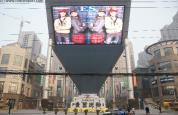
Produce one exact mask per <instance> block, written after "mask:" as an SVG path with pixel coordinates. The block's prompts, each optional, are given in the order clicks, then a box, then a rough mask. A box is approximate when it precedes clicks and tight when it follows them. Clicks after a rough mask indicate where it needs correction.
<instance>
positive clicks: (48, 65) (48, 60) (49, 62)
mask: <svg viewBox="0 0 178 115" xmlns="http://www.w3.org/2000/svg"><path fill="white" fill-rule="evenodd" d="M51 52H52V39H49V43H48V58H47V67H46V72H50V66H51ZM48 80H49V75H46V77H45V83H44V95H43V98H44V99H47V98H48V91H47V90H48V87H49V83H48Z"/></svg>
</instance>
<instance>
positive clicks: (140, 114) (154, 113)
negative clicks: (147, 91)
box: [0, 110, 178, 115]
mask: <svg viewBox="0 0 178 115" xmlns="http://www.w3.org/2000/svg"><path fill="white" fill-rule="evenodd" d="M135 113H136V115H145V111H144V110H135ZM102 114H103V113H100V115H102ZM0 115H8V112H7V111H4V112H0ZM11 115H44V114H43V111H40V110H18V111H16V112H12V113H11ZM45 115H55V113H54V112H52V111H47V112H46V114H45ZM57 115H64V112H58V113H57ZM68 115H74V113H68ZM78 115H84V113H78ZM88 115H96V113H88ZM150 115H178V112H173V111H170V110H167V111H163V113H159V111H158V110H151V111H150Z"/></svg>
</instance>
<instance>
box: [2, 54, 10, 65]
mask: <svg viewBox="0 0 178 115" xmlns="http://www.w3.org/2000/svg"><path fill="white" fill-rule="evenodd" d="M9 58H10V55H9V54H3V55H2V60H1V64H8V63H9Z"/></svg>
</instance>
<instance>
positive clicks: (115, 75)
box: [0, 71, 178, 77]
mask: <svg viewBox="0 0 178 115" xmlns="http://www.w3.org/2000/svg"><path fill="white" fill-rule="evenodd" d="M0 74H7V75H68V76H74V77H79V76H80V77H81V76H100V77H105V76H111V77H117V76H118V77H119V76H125V77H128V76H136V77H143V76H163V75H166V76H177V77H178V72H175V73H164V72H163V73H58V72H54V73H51V72H20V71H1V72H0Z"/></svg>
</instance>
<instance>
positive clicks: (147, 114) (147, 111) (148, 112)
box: [145, 106, 150, 115]
mask: <svg viewBox="0 0 178 115" xmlns="http://www.w3.org/2000/svg"><path fill="white" fill-rule="evenodd" d="M145 112H146V115H149V114H150V109H149V107H148V106H146V107H145Z"/></svg>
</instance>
